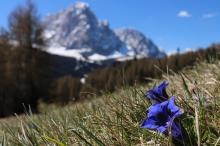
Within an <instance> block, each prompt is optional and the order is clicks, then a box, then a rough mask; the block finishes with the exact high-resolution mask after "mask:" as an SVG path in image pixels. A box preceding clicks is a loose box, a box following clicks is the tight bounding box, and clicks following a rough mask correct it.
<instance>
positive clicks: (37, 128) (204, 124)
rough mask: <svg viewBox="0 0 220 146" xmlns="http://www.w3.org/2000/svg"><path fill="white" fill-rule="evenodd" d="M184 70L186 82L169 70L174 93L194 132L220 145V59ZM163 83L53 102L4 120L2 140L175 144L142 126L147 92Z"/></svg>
mask: <svg viewBox="0 0 220 146" xmlns="http://www.w3.org/2000/svg"><path fill="white" fill-rule="evenodd" d="M182 73H183V76H184V79H185V83H186V84H184V81H183V79H182V77H181V75H180V74H174V75H172V76H171V75H168V74H166V73H164V76H163V79H165V80H168V81H169V82H170V86H169V88H168V93H169V94H170V95H176V96H177V97H178V100H177V102H178V104H179V105H180V106H181V107H182V108H183V110H184V111H185V113H189V115H188V117H185V118H184V119H183V123H184V124H185V126H186V128H187V130H188V132H189V135H190V136H191V137H195V138H196V140H198V141H199V142H200V143H201V144H202V145H204V144H207V145H220V141H219V140H220V138H219V136H220V135H219V133H220V108H219V107H220V99H219V98H220V96H219V95H220V62H216V63H215V64H207V63H200V64H198V65H196V66H195V67H194V68H193V69H185V70H184V71H183V72H182ZM159 82H161V80H153V82H152V83H150V84H148V85H144V86H136V87H132V88H131V87H125V88H124V89H122V90H120V91H117V92H116V93H114V94H105V95H104V96H103V97H101V98H95V99H93V100H91V101H84V102H81V103H77V104H74V105H69V106H66V107H64V108H62V109H56V108H55V107H53V108H52V109H51V110H49V111H43V113H44V114H41V115H35V116H22V117H18V118H9V119H6V120H0V129H1V130H0V136H1V137H0V138H1V139H0V141H2V144H6V145H7V144H8V145H54V144H56V145H60V146H65V145H147V143H149V141H151V142H152V141H153V142H156V143H159V144H160V145H169V144H170V142H169V139H168V138H167V137H165V136H163V135H158V134H157V133H155V132H152V131H149V130H146V129H140V128H139V125H140V123H141V121H142V120H143V119H144V117H145V111H146V108H147V107H149V105H150V103H149V101H148V100H146V99H145V98H144V97H143V94H144V92H145V91H146V90H148V89H150V88H152V87H153V86H154V85H155V84H159ZM198 97H200V98H199V101H197V100H198ZM195 109H196V111H197V109H198V117H197V118H198V122H196V120H195V117H196V116H195V115H194V113H195ZM198 129H199V130H198ZM198 135H199V139H198ZM0 145H1V144H0Z"/></svg>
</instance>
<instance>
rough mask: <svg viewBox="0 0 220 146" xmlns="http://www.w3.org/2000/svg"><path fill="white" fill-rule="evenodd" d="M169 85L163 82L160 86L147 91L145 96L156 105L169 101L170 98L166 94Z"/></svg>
mask: <svg viewBox="0 0 220 146" xmlns="http://www.w3.org/2000/svg"><path fill="white" fill-rule="evenodd" d="M168 85H169V83H168V82H167V81H163V82H162V83H161V84H160V85H159V86H157V87H155V88H153V89H151V90H149V91H147V93H146V94H145V96H147V97H148V98H150V99H151V100H152V101H154V102H155V103H161V102H163V101H166V100H168V98H169V96H168V95H167V93H166V87H167V86H168Z"/></svg>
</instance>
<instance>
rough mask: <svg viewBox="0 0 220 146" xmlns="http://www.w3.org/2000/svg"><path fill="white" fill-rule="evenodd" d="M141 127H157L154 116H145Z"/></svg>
mask: <svg viewBox="0 0 220 146" xmlns="http://www.w3.org/2000/svg"><path fill="white" fill-rule="evenodd" d="M141 128H148V129H156V128H158V125H157V121H156V120H155V119H154V118H146V119H144V121H143V122H142V124H141Z"/></svg>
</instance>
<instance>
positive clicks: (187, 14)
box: [177, 10, 192, 18]
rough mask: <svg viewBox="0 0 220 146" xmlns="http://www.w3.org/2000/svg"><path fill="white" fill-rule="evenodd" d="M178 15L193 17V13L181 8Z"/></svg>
mask: <svg viewBox="0 0 220 146" xmlns="http://www.w3.org/2000/svg"><path fill="white" fill-rule="evenodd" d="M177 16H178V17H185V18H189V17H192V15H191V14H190V13H189V12H188V11H186V10H181V11H179V13H178V14H177Z"/></svg>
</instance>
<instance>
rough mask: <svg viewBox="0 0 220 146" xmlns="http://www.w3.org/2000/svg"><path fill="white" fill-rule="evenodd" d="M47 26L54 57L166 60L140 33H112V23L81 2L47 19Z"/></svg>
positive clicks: (121, 31)
mask: <svg viewBox="0 0 220 146" xmlns="http://www.w3.org/2000/svg"><path fill="white" fill-rule="evenodd" d="M44 24H45V26H46V31H45V33H44V34H45V35H44V36H45V38H46V40H47V41H48V43H49V49H48V52H49V53H52V54H56V55H61V56H68V57H73V58H76V57H77V58H80V59H82V58H83V59H82V60H91V59H95V60H96V61H97V60H108V59H117V58H123V57H134V56H142V57H163V56H165V54H164V53H162V52H160V51H159V49H158V47H157V46H156V45H155V44H154V43H153V42H152V41H151V40H150V39H148V38H146V37H145V36H144V35H143V34H142V33H141V32H138V31H137V30H134V29H118V30H116V31H113V30H112V29H110V27H109V24H108V22H107V21H99V20H98V19H97V18H96V16H95V14H94V13H93V12H92V11H91V10H90V8H89V6H88V4H86V3H82V2H77V3H76V4H74V5H72V6H71V7H69V8H68V9H65V10H63V11H61V12H59V13H57V14H53V15H50V16H47V17H46V18H45V19H44ZM101 58H102V59H101Z"/></svg>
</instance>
